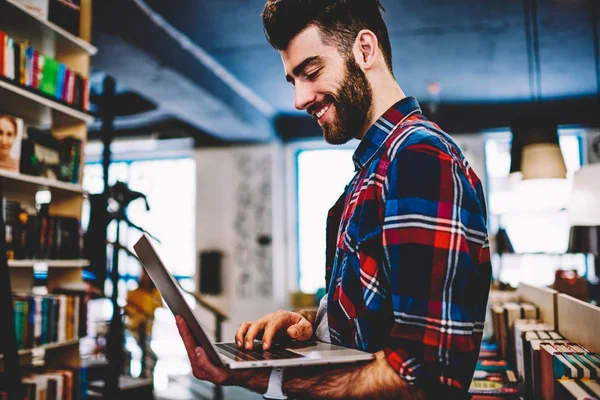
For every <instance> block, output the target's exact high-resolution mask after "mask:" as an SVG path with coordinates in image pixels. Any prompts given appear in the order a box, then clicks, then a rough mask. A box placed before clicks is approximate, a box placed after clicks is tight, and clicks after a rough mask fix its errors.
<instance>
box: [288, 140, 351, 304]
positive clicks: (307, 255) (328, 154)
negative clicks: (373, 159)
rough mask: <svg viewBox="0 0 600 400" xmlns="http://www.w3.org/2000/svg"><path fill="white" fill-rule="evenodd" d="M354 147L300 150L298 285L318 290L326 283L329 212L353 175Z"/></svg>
mask: <svg viewBox="0 0 600 400" xmlns="http://www.w3.org/2000/svg"><path fill="white" fill-rule="evenodd" d="M353 153H354V150H353V149H327V150H324V149H319V150H303V151H299V152H298V153H297V159H296V162H297V174H298V175H297V179H298V202H297V205H298V207H297V212H298V266H299V268H298V279H299V289H300V290H301V291H302V292H305V293H315V292H316V291H317V290H318V289H319V288H323V287H324V286H325V228H326V225H327V224H326V223H327V212H328V211H329V209H330V208H331V207H332V206H333V204H334V203H335V202H336V200H337V199H338V198H339V197H340V195H341V194H342V193H343V191H344V188H345V187H346V185H347V184H348V183H349V182H350V180H351V179H352V176H353V175H354V163H353V162H352V154H353Z"/></svg>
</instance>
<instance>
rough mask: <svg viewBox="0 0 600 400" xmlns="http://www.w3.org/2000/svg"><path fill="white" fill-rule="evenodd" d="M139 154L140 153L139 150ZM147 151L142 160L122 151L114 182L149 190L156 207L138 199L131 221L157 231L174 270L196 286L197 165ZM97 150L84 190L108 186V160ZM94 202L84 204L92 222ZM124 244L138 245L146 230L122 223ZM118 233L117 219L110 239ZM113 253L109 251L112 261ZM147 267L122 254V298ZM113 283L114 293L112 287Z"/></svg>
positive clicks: (111, 175)
mask: <svg viewBox="0 0 600 400" xmlns="http://www.w3.org/2000/svg"><path fill="white" fill-rule="evenodd" d="M137 156H138V157H139V154H137ZM151 157H153V155H152V153H145V158H142V159H134V160H131V159H127V157H126V156H125V155H122V154H121V155H119V154H118V153H117V154H116V156H115V158H116V160H115V162H113V163H111V165H110V167H109V184H110V185H113V184H114V183H115V182H116V181H122V182H125V183H127V185H128V186H129V188H130V189H131V190H134V191H139V192H141V193H144V194H145V195H146V196H147V198H148V203H149V205H150V210H149V211H146V207H145V204H144V202H143V200H136V201H134V202H132V203H131V204H130V206H129V207H128V209H127V216H128V217H129V219H130V221H131V222H132V223H134V224H135V225H138V226H140V227H142V228H144V229H146V230H147V231H148V232H150V233H151V234H153V235H154V236H156V237H157V238H158V239H159V240H160V241H161V245H160V252H161V256H162V257H163V259H164V262H165V264H166V266H167V268H168V269H169V270H170V272H171V273H172V274H173V275H174V276H175V277H176V278H177V279H178V280H179V281H180V282H181V284H182V286H183V287H184V288H186V289H188V290H194V281H193V279H192V278H193V276H194V273H195V270H196V256H195V253H196V251H195V248H196V243H195V231H196V230H195V224H196V217H195V215H196V212H195V207H196V165H195V161H194V159H193V158H191V157H181V156H179V157H177V158H175V157H173V156H172V155H171V156H167V157H165V156H164V155H161V154H157V155H156V157H157V158H156V159H154V158H151ZM94 158H95V154H94V152H93V151H92V152H91V154H89V156H88V159H91V160H92V162H91V163H89V164H86V165H85V167H84V168H85V171H84V181H83V187H84V189H85V190H86V191H87V192H88V193H90V194H95V193H101V192H102V190H103V189H104V183H103V177H102V165H101V164H100V163H99V162H98V161H97V160H95V159H94ZM88 207H89V206H88V205H87V204H85V205H84V210H83V216H84V220H83V221H82V223H83V226H84V227H86V226H87V222H88V221H86V217H87V216H88V215H89V208H88ZM120 229H121V240H120V242H121V244H122V245H124V246H126V247H127V248H129V249H130V250H131V249H132V246H133V244H134V243H135V242H136V240H137V239H138V238H139V236H140V234H141V233H140V231H139V230H137V229H135V228H132V227H129V226H128V225H127V224H126V223H125V222H121V226H120ZM115 237H116V222H115V221H113V222H111V224H110V225H109V228H108V240H109V241H110V242H113V241H114V240H115ZM111 259H112V255H110V254H109V260H111ZM140 272H141V266H140V264H139V262H138V261H137V260H136V259H135V258H132V257H130V256H128V255H127V254H126V253H125V252H122V253H121V254H120V255H119V273H120V276H121V279H122V282H121V284H122V285H123V287H122V288H120V290H119V298H120V299H123V301H124V298H125V296H126V292H127V290H132V289H135V287H137V278H138V276H139V274H140ZM110 290H111V289H110V288H109V292H110Z"/></svg>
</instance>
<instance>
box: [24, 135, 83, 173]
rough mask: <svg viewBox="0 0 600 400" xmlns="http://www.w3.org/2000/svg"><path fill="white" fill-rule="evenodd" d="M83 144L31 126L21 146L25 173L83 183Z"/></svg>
mask: <svg viewBox="0 0 600 400" xmlns="http://www.w3.org/2000/svg"><path fill="white" fill-rule="evenodd" d="M82 161H83V141H82V140H80V139H77V138H74V137H70V136H69V137H64V138H61V139H57V138H56V137H55V136H53V135H52V132H51V131H48V130H39V129H36V128H33V127H30V126H28V127H27V129H26V132H25V134H24V137H23V141H22V143H21V158H20V163H19V164H20V165H19V168H20V171H21V173H22V174H27V175H33V176H42V177H45V178H50V179H57V180H59V181H62V182H69V183H74V184H78V183H80V171H81V163H82Z"/></svg>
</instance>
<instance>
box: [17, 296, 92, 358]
mask: <svg viewBox="0 0 600 400" xmlns="http://www.w3.org/2000/svg"><path fill="white" fill-rule="evenodd" d="M13 307H14V310H15V330H16V336H17V347H18V348H19V349H29V348H33V347H35V346H40V345H45V344H50V343H57V342H58V343H60V342H65V341H68V340H74V339H77V338H78V337H79V324H80V321H82V322H83V321H85V319H82V316H84V315H82V314H84V312H83V309H84V308H85V307H82V306H81V305H80V298H79V297H78V296H66V295H47V296H36V295H13Z"/></svg>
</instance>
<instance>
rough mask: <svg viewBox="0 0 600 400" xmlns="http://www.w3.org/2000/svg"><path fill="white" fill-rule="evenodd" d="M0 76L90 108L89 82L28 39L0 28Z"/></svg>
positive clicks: (71, 103) (69, 102) (83, 108)
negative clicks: (25, 39) (40, 50)
mask: <svg viewBox="0 0 600 400" xmlns="http://www.w3.org/2000/svg"><path fill="white" fill-rule="evenodd" d="M0 76H3V77H5V78H8V79H9V80H12V81H14V82H15V83H17V84H20V85H21V86H26V87H29V88H32V89H35V90H39V91H40V92H42V93H43V94H45V95H47V96H49V97H51V98H53V99H55V100H59V101H62V102H65V103H67V104H70V105H72V106H73V107H75V108H78V109H82V110H86V111H87V110H88V109H89V89H90V87H89V81H88V79H86V78H84V77H83V76H81V75H80V74H78V73H76V72H74V71H73V70H71V69H70V68H68V67H67V66H66V65H65V64H63V63H61V62H59V61H57V60H55V59H54V58H52V57H49V56H45V55H43V54H41V53H39V52H38V51H37V50H36V49H34V48H33V46H31V45H29V44H28V43H26V42H16V41H15V40H14V39H13V38H12V37H10V36H9V35H8V34H6V33H5V32H2V31H0Z"/></svg>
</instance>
